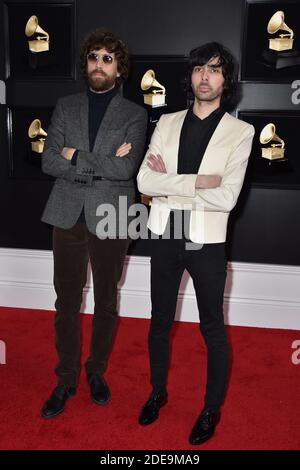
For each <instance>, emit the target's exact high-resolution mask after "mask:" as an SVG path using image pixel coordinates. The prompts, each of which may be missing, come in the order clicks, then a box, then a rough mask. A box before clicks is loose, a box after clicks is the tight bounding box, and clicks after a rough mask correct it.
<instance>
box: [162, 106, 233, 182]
mask: <svg viewBox="0 0 300 470" xmlns="http://www.w3.org/2000/svg"><path fill="white" fill-rule="evenodd" d="M187 112H188V109H185V110H184V111H179V112H178V113H176V115H174V117H175V119H174V120H173V121H172V123H171V125H172V135H173V138H174V141H173V145H172V152H171V153H172V155H174V154H175V155H177V158H176V159H175V158H172V159H170V162H169V169H170V171H173V172H175V173H176V172H177V164H178V152H179V141H180V135H181V129H182V126H183V122H184V119H185V117H186V115H187ZM230 118H231V116H230V114H228V113H227V112H226V113H225V114H224V116H222V118H221V119H220V122H219V123H218V125H217V127H216V129H215V132H214V133H213V135H212V136H211V139H210V141H209V142H208V145H207V147H206V150H205V152H204V155H203V158H202V162H203V161H205V159H206V158H208V155H209V152H210V150H211V148H212V147H213V146H214V145H222V140H223V138H224V132H225V133H227V132H230V122H231V119H230ZM202 162H201V165H202ZM201 165H200V167H201ZM200 167H199V169H200Z"/></svg>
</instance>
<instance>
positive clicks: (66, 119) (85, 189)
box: [42, 93, 147, 234]
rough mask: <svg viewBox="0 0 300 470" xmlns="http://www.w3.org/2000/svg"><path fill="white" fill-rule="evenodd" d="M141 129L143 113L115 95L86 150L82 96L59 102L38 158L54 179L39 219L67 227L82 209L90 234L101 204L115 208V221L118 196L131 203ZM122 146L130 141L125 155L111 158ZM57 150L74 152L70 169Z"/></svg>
mask: <svg viewBox="0 0 300 470" xmlns="http://www.w3.org/2000/svg"><path fill="white" fill-rule="evenodd" d="M146 127H147V113H146V111H145V110H144V109H143V108H142V107H140V106H138V105H136V104H134V103H132V102H131V101H128V100H126V99H125V98H123V97H122V96H121V95H120V94H117V95H116V96H114V97H113V98H112V100H111V102H110V104H109V106H108V108H107V110H106V113H105V115H104V117H103V120H102V122H101V125H100V127H99V130H98V134H97V137H96V140H95V145H94V148H93V151H92V152H90V151H89V134H88V97H87V94H86V93H80V94H76V95H71V96H67V97H64V98H61V99H59V100H58V102H57V105H56V108H55V110H54V112H53V116H52V120H51V125H50V126H49V129H48V136H47V138H46V142H45V148H44V153H43V156H42V169H43V171H44V172H45V173H47V174H49V175H52V176H54V177H55V178H56V181H55V183H54V186H53V189H52V192H51V194H50V197H49V199H48V202H47V204H46V207H45V210H44V213H43V216H42V221H43V222H46V223H48V224H51V225H54V226H57V227H61V228H64V229H68V228H71V227H72V226H73V225H74V224H75V223H76V222H77V220H78V217H79V215H80V213H81V211H82V208H84V213H85V218H86V223H87V227H88V229H89V231H90V232H92V233H94V234H95V233H96V225H97V223H98V222H99V216H97V215H96V212H97V208H98V207H99V205H100V204H104V203H106V204H107V203H109V204H112V205H113V206H114V207H115V209H116V212H117V214H116V215H117V219H118V217H119V213H118V212H119V196H127V206H129V205H130V204H132V203H134V202H135V175H136V172H137V170H138V168H139V166H140V163H141V160H142V158H143V155H144V145H145V137H146ZM124 142H130V143H131V145H132V149H131V151H130V153H129V154H128V155H126V156H125V157H116V156H115V154H116V150H117V149H118V147H119V146H120V145H122V144H123V143H124ZM63 147H72V148H75V149H78V150H79V153H78V158H77V164H76V166H74V165H72V164H71V161H69V160H66V159H65V158H64V157H62V156H61V151H62V149H63ZM95 177H97V178H96V179H95ZM123 206H124V205H123ZM122 212H124V207H123V211H122ZM124 216H125V214H124V213H122V217H124Z"/></svg>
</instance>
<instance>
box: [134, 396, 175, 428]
mask: <svg viewBox="0 0 300 470" xmlns="http://www.w3.org/2000/svg"><path fill="white" fill-rule="evenodd" d="M167 401H168V394H167V392H164V393H154V392H152V393H151V395H150V397H149V399H148V400H147V401H146V403H145V405H144V406H143V408H142V411H141V414H140V416H139V424H141V425H142V426H147V425H148V424H151V423H153V422H154V421H155V420H156V419H157V418H158V416H159V410H160V408H161V407H162V406H164V405H165V404H166V403H167Z"/></svg>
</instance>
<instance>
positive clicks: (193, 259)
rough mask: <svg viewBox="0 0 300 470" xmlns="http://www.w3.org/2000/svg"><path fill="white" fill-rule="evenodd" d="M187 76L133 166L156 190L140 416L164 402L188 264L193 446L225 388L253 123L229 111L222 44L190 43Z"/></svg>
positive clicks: (229, 61)
mask: <svg viewBox="0 0 300 470" xmlns="http://www.w3.org/2000/svg"><path fill="white" fill-rule="evenodd" d="M189 83H190V86H191V90H192V92H193V95H194V102H193V104H192V106H191V107H190V108H189V109H188V110H185V111H180V112H177V113H172V114H166V115H163V116H162V117H161V118H160V120H159V122H158V124H157V127H156V129H155V131H154V133H153V136H152V139H151V143H150V146H149V150H148V152H147V153H146V156H145V159H144V161H143V163H142V166H141V168H140V171H139V174H138V187H139V190H140V191H141V192H142V193H144V194H147V195H149V196H152V205H151V212H150V216H149V221H148V226H149V228H150V230H151V232H153V233H154V234H155V235H156V239H155V238H154V239H153V240H152V255H151V301H152V312H151V315H152V316H151V325H150V331H149V354H150V371H151V385H152V392H151V395H150V397H149V399H148V400H147V402H146V403H145V405H144V407H143V408H142V411H141V413H140V416H139V423H140V424H141V425H143V426H145V425H149V424H151V423H152V422H153V421H155V420H156V419H157V418H158V416H159V410H160V408H161V407H162V406H163V405H165V404H166V403H167V399H168V395H167V387H166V384H167V368H168V349H169V332H170V329H171V326H172V323H173V320H174V315H175V310H176V302H177V295H178V289H179V284H180V280H181V277H182V274H183V271H184V270H185V269H186V270H187V271H188V272H189V274H190V276H191V277H192V279H193V283H194V288H195V292H196V298H197V304H198V310H199V316H200V330H201V333H202V335H203V337H204V340H205V344H206V347H207V355H208V359H207V361H208V362H207V383H206V394H205V400H204V406H203V409H202V411H201V413H200V415H199V417H198V419H197V420H196V423H195V425H194V427H193V429H192V432H191V434H190V437H189V441H190V443H191V444H193V445H194V444H201V443H202V442H205V441H207V440H208V439H210V438H211V437H212V435H213V433H214V430H215V427H216V424H217V423H218V420H219V417H220V407H221V404H222V402H223V398H224V393H225V387H226V381H227V375H228V361H229V358H228V356H229V349H228V342H227V337H226V331H225V327H224V318H223V295H224V286H225V279H226V255H225V239H226V228H227V220H228V216H229V213H230V211H231V210H232V209H233V207H234V206H235V204H236V202H237V199H238V196H239V193H240V190H241V187H242V184H243V180H244V176H245V171H246V167H247V161H248V157H249V155H250V151H251V145H252V139H253V135H254V128H253V126H251V125H249V124H247V123H245V122H242V121H240V120H238V119H236V118H234V117H232V116H231V115H230V114H228V113H227V112H226V110H225V107H226V106H227V105H229V102H230V100H232V99H233V97H234V93H235V90H236V80H235V72H234V60H233V57H232V55H231V53H230V52H229V51H228V50H227V49H225V48H224V47H223V46H222V45H221V44H219V43H216V42H213V43H208V44H205V45H203V46H201V47H198V48H196V49H193V50H192V51H191V53H190V58H189ZM186 222H187V223H186ZM182 399H184V398H183V397H182Z"/></svg>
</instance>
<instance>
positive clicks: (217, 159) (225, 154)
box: [137, 110, 254, 243]
mask: <svg viewBox="0 0 300 470" xmlns="http://www.w3.org/2000/svg"><path fill="white" fill-rule="evenodd" d="M186 113H187V110H184V111H180V112H177V113H171V114H164V115H162V116H161V118H160V120H159V122H158V123H157V125H156V128H155V130H154V133H153V135H152V138H151V142H150V145H149V148H148V151H147V153H146V156H145V158H144V161H143V163H142V165H141V168H140V170H139V173H138V177H137V182H138V188H139V191H140V192H141V193H143V194H146V195H148V196H153V198H152V203H151V210H150V215H149V220H148V227H149V229H150V230H151V231H152V232H153V233H155V234H157V235H162V234H163V233H164V230H165V228H166V224H167V221H168V217H169V214H170V210H171V209H187V210H191V218H190V233H189V236H190V239H191V240H192V241H193V242H196V243H220V242H224V241H225V240H226V231H227V221H228V216H229V213H230V211H231V210H232V209H233V207H234V206H235V204H236V202H237V199H238V196H239V193H240V190H241V188H242V185H243V181H244V177H245V172H246V168H247V163H248V158H249V155H250V152H251V146H252V140H253V136H254V127H253V126H252V125H250V124H247V123H246V122H244V121H241V120H239V119H236V118H234V117H233V116H231V115H230V114H228V113H225V114H224V116H223V117H222V119H221V120H220V122H219V124H218V126H217V127H216V129H215V132H214V133H213V135H212V137H211V139H210V141H209V143H208V146H207V148H206V151H205V153H204V156H203V159H202V162H201V165H200V167H199V171H198V174H201V175H219V176H221V177H222V182H221V185H220V187H218V188H215V189H195V183H196V178H197V175H196V174H190V175H178V174H177V162H178V149H179V139H180V133H181V129H182V125H183V121H184V118H185V116H186ZM149 153H154V154H155V155H157V154H159V155H161V157H162V158H163V160H164V163H165V166H166V170H167V173H159V172H156V171H153V170H151V169H150V168H149V167H148V166H147V157H148V155H149Z"/></svg>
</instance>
